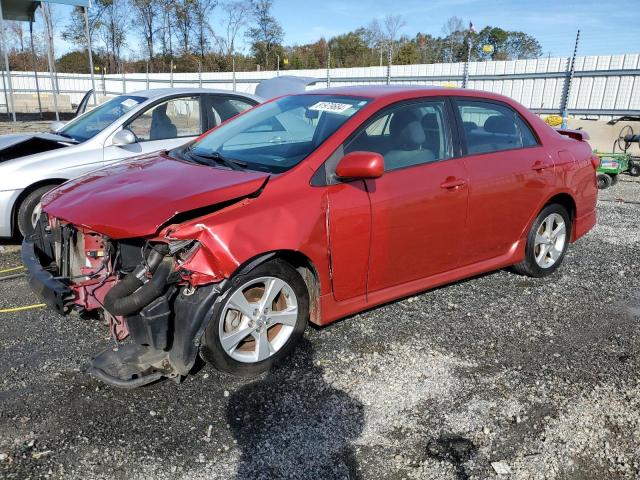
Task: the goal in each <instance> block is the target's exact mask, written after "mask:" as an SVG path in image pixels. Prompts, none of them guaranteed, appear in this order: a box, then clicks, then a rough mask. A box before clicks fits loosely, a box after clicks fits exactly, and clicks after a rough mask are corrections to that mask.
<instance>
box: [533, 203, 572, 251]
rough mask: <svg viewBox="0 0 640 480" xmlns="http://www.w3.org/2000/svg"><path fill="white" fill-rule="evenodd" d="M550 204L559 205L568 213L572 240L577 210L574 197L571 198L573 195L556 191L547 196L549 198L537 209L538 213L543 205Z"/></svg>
mask: <svg viewBox="0 0 640 480" xmlns="http://www.w3.org/2000/svg"><path fill="white" fill-rule="evenodd" d="M551 204H558V205H561V206H562V207H564V208H565V209H566V210H567V212H568V213H569V219H570V220H571V241H572V242H573V241H574V235H575V226H576V212H577V205H576V201H575V199H574V198H573V196H571V194H569V193H567V192H561V193H557V194H555V195H554V196H552V197H551V198H549V200H547V201H546V203H545V204H544V205H543V206H542V208H541V209H540V210H538V213H540V211H542V209H543V208H544V207H546V206H547V205H551ZM537 215H538V214H537V213H536V216H537ZM534 218H535V217H534Z"/></svg>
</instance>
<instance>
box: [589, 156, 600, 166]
mask: <svg viewBox="0 0 640 480" xmlns="http://www.w3.org/2000/svg"><path fill="white" fill-rule="evenodd" d="M591 165H593V168H595V169H597V168H598V167H599V166H600V157H599V156H597V155H591Z"/></svg>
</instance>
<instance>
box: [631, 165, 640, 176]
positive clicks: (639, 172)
mask: <svg viewBox="0 0 640 480" xmlns="http://www.w3.org/2000/svg"><path fill="white" fill-rule="evenodd" d="M629 175H631V176H632V177H640V165H631V166H630V167H629Z"/></svg>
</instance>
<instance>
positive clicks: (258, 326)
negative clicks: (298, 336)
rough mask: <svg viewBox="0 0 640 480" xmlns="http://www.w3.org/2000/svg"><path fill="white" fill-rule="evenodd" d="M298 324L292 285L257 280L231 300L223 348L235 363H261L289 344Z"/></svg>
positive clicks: (273, 279) (222, 325) (227, 306)
mask: <svg viewBox="0 0 640 480" xmlns="http://www.w3.org/2000/svg"><path fill="white" fill-rule="evenodd" d="M297 321H298V300H297V298H296V295H295V293H294V291H293V288H292V287H291V285H289V284H288V283H287V282H285V281H284V280H282V279H280V278H277V277H260V278H256V279H253V280H251V281H249V282H247V283H245V284H244V285H242V286H241V287H239V288H237V289H235V290H234V291H233V292H232V294H231V296H230V297H229V298H228V299H227V302H226V303H225V306H224V308H223V310H222V314H221V316H220V321H219V325H218V329H219V331H218V333H219V338H220V344H221V345H222V348H223V349H224V351H225V352H226V353H227V355H229V356H230V357H231V358H233V359H234V360H237V361H239V362H243V363H256V362H261V361H263V360H266V359H267V358H269V357H271V356H272V355H274V354H275V353H276V352H277V351H278V350H280V349H281V348H282V347H283V346H284V345H285V344H286V343H287V340H289V338H290V337H291V334H292V333H293V330H294V328H295V326H296V323H297Z"/></svg>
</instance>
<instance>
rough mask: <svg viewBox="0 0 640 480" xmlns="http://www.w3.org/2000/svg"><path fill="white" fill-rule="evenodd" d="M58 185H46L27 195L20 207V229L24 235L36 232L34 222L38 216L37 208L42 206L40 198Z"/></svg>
mask: <svg viewBox="0 0 640 480" xmlns="http://www.w3.org/2000/svg"><path fill="white" fill-rule="evenodd" d="M56 186H57V185H45V186H44V187H40V188H37V189H35V190H34V191H33V192H31V193H30V194H29V195H27V196H26V197H25V198H24V200H22V203H21V204H20V206H19V207H18V230H20V233H21V234H22V236H23V237H26V236H27V235H29V234H31V233H33V232H34V222H35V220H36V217H37V209H38V208H39V206H40V200H42V197H43V195H44V194H45V193H47V192H48V191H50V190H53V189H54V188H55V187H56Z"/></svg>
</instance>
